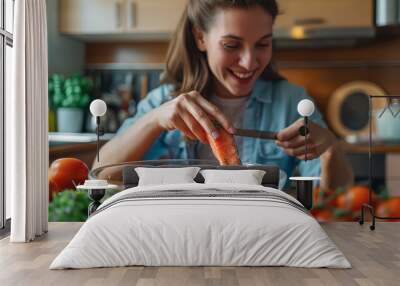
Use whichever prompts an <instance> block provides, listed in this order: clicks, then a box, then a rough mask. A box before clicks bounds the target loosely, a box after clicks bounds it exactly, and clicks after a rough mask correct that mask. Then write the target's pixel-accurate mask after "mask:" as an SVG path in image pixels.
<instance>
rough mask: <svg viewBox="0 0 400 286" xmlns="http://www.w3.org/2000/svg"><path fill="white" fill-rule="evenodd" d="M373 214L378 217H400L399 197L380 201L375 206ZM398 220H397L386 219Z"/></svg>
mask: <svg viewBox="0 0 400 286" xmlns="http://www.w3.org/2000/svg"><path fill="white" fill-rule="evenodd" d="M375 214H376V215H377V216H380V217H400V198H390V199H388V200H386V201H383V202H381V203H380V204H379V205H378V207H377V208H376V212H375ZM387 221H398V220H395V219H393V220H387Z"/></svg>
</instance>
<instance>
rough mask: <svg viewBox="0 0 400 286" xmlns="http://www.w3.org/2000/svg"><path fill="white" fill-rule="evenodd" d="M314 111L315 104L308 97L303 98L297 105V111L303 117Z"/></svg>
mask: <svg viewBox="0 0 400 286" xmlns="http://www.w3.org/2000/svg"><path fill="white" fill-rule="evenodd" d="M314 111H315V105H314V103H313V102H312V101H311V100H309V99H303V100H302V101H300V102H299V104H298V105H297V112H298V113H299V114H300V115H301V116H303V117H306V116H307V117H308V116H311V115H312V114H313V113H314Z"/></svg>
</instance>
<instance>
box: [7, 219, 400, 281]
mask: <svg viewBox="0 0 400 286" xmlns="http://www.w3.org/2000/svg"><path fill="white" fill-rule="evenodd" d="M80 226H81V224H80V223H50V227H49V233H48V234H47V235H45V236H44V237H42V238H40V239H38V240H36V241H34V242H33V243H29V244H10V243H9V241H8V238H5V239H3V240H1V241H0V285H1V286H8V285H12V286H17V285H30V286H31V285H32V286H33V285H52V286H62V285H68V286H75V285H79V286H81V285H96V286H97V285H140V286H152V285H167V286H178V285H227V286H234V285H245V286H248V285H249V286H250V285H255V286H261V285H346V286H351V285H365V286H367V285H384V286H390V285H400V279H399V275H400V223H384V222H378V224H377V228H376V230H375V231H370V230H369V228H368V225H364V226H360V225H358V223H344V222H343V223H342V222H338V223H326V224H323V228H324V229H325V230H326V231H327V233H328V234H329V236H330V237H331V239H332V240H333V241H334V242H335V243H336V244H337V245H338V247H339V248H340V249H341V250H342V251H343V253H344V254H345V255H346V257H347V258H348V259H349V260H350V262H351V264H352V265H353V268H352V269H349V270H338V269H304V268H289V267H124V268H102V269H87V270H52V271H50V270H48V267H49V265H50V263H51V261H52V260H53V259H54V258H55V256H56V255H57V254H58V253H59V252H60V251H61V250H62V249H63V247H64V246H65V245H66V244H67V242H68V241H69V240H70V239H71V238H72V236H73V235H74V234H75V233H76V232H77V230H78V229H79V227H80Z"/></svg>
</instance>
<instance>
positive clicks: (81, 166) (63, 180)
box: [49, 158, 89, 192]
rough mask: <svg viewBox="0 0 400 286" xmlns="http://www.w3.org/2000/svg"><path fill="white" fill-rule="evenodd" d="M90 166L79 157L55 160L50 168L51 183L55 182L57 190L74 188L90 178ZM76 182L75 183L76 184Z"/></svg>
mask: <svg viewBox="0 0 400 286" xmlns="http://www.w3.org/2000/svg"><path fill="white" fill-rule="evenodd" d="M88 174H89V168H88V166H87V165H86V164H85V163H84V162H82V161H81V160H79V159H76V158H62V159H58V160H55V161H54V162H53V163H52V164H51V165H50V169H49V184H53V186H54V188H55V189H56V192H58V191H62V190H64V189H74V188H75V185H78V184H83V183H84V182H85V180H86V179H87V178H88ZM74 184H75V185H74Z"/></svg>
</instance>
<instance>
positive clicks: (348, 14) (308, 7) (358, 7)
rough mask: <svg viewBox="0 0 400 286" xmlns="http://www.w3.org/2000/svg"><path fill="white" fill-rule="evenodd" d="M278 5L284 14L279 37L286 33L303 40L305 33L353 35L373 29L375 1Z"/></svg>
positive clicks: (294, 0) (285, 0) (282, 0)
mask: <svg viewBox="0 0 400 286" xmlns="http://www.w3.org/2000/svg"><path fill="white" fill-rule="evenodd" d="M278 4H279V8H280V11H281V14H280V15H279V16H278V17H277V21H276V25H275V29H276V32H277V33H276V34H277V36H278V37H279V36H284V34H285V32H286V33H287V34H288V35H287V36H291V37H294V38H302V34H303V33H302V31H304V29H305V30H307V29H314V30H317V29H326V30H334V29H340V28H346V29H348V31H351V30H350V29H349V28H353V29H363V28H371V27H373V26H374V1H373V0H328V1H321V0H301V1H299V0H278ZM302 29H303V30H302ZM344 32H345V31H344ZM305 33H307V31H306V32H305Z"/></svg>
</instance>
